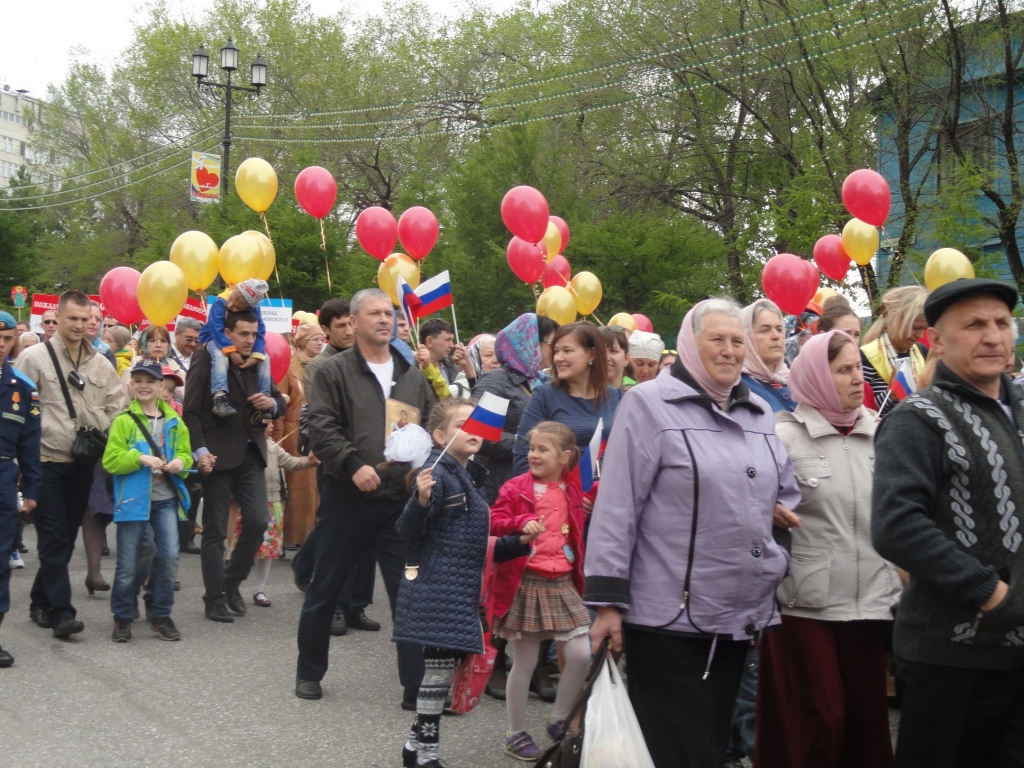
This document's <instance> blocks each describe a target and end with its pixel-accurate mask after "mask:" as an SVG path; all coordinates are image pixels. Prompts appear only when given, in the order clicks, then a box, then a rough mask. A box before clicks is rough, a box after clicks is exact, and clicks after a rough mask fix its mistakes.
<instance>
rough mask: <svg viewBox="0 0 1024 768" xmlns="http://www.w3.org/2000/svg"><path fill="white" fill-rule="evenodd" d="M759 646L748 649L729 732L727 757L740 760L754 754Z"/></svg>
mask: <svg viewBox="0 0 1024 768" xmlns="http://www.w3.org/2000/svg"><path fill="white" fill-rule="evenodd" d="M757 661H758V654H757V648H754V647H750V648H748V649H747V659H746V664H745V665H744V667H743V677H741V678H740V690H739V693H738V694H737V695H736V704H735V705H734V707H733V711H732V730H731V732H730V734H729V751H728V752H727V753H726V758H727V759H729V760H738V759H740V758H741V757H751V758H752V757H753V756H754V714H755V705H756V704H757Z"/></svg>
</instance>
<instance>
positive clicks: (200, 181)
mask: <svg viewBox="0 0 1024 768" xmlns="http://www.w3.org/2000/svg"><path fill="white" fill-rule="evenodd" d="M191 180H192V184H191V187H192V189H191V192H190V193H189V199H190V200H191V201H192V202H194V203H219V202H220V155H211V154H210V153H209V152H193V153H192V173H191Z"/></svg>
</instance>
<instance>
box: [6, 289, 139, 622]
mask: <svg viewBox="0 0 1024 768" xmlns="http://www.w3.org/2000/svg"><path fill="white" fill-rule="evenodd" d="M91 311H92V304H91V302H90V300H89V297H88V296H86V295H85V294H84V293H82V292H81V291H76V290H71V291H65V292H64V293H63V294H61V297H60V301H59V302H58V304H57V332H56V333H55V334H54V335H53V336H52V337H51V338H50V339H49V340H48V341H47V342H46V343H45V344H36V345H35V346H34V347H29V348H28V349H27V350H25V351H24V352H22V353H21V354H20V355H18V360H17V363H16V365H17V368H18V370H20V371H21V372H22V373H24V374H25V375H26V376H28V378H29V379H31V380H32V381H34V382H35V383H36V389H37V391H38V392H39V402H38V408H39V410H40V412H41V416H42V441H41V445H40V456H41V458H42V463H43V477H42V484H41V486H40V490H39V500H38V503H37V505H36V508H35V511H34V516H35V525H36V536H37V540H38V543H37V548H38V552H39V571H38V572H37V573H36V579H35V582H34V583H33V584H32V596H31V601H32V602H31V605H30V608H29V611H30V612H29V616H30V617H31V618H32V620H33V621H34V622H36V624H38V625H39V626H40V627H43V628H51V627H52V629H53V634H54V636H55V637H68V636H70V635H73V634H76V633H78V632H81V631H82V630H83V629H84V628H85V625H84V624H83V623H82V622H81V621H79V620H78V619H76V618H75V616H76V612H75V608H74V606H73V605H71V581H70V579H69V577H68V562H69V561H70V560H71V553H72V552H73V551H74V548H75V539H76V538H77V537H78V529H79V527H80V526H81V525H82V515H83V514H84V513H85V508H86V505H87V504H88V503H89V491H90V490H91V489H92V480H93V469H94V468H95V466H96V462H97V461H98V460H99V459H100V457H101V456H102V455H103V448H104V446H105V444H106V432H107V430H108V429H109V428H110V422H111V421H113V419H114V417H115V416H116V415H117V414H118V413H120V411H121V409H122V407H123V406H124V397H123V394H122V392H121V382H120V380H119V379H118V377H117V371H116V370H115V369H114V367H113V366H112V365H111V364H110V363H109V362H108V361H107V359H106V358H105V357H103V355H101V354H99V353H98V352H97V351H96V350H95V349H94V348H93V347H92V345H91V344H88V343H85V342H83V339H84V338H85V333H86V329H87V328H88V325H89V317H90V313H91ZM26 407H29V406H27V405H26Z"/></svg>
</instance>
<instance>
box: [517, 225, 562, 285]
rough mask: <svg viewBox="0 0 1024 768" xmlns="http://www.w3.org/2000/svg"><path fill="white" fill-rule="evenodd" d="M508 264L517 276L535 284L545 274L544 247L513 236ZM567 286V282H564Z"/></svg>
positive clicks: (530, 283)
mask: <svg viewBox="0 0 1024 768" xmlns="http://www.w3.org/2000/svg"><path fill="white" fill-rule="evenodd" d="M507 255H508V265H509V266H510V267H512V271H513V272H514V273H515V275H516V277H518V278H519V279H520V280H522V281H523V282H524V283H526V284H527V285H533V284H534V283H536V282H537V281H538V280H540V276H541V275H542V274H544V267H545V259H544V247H543V246H541V245H538V244H537V243H531V242H527V241H526V240H523V239H522V238H519V237H513V238H512V239H511V240H510V241H509V244H508V251H507ZM562 286H563V287H564V286H565V283H562Z"/></svg>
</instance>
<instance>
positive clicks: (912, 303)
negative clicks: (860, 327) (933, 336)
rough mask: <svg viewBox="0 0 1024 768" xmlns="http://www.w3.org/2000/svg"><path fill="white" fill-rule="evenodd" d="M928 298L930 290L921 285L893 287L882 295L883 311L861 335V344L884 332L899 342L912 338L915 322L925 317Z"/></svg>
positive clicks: (878, 336)
mask: <svg viewBox="0 0 1024 768" xmlns="http://www.w3.org/2000/svg"><path fill="white" fill-rule="evenodd" d="M927 299H928V291H926V290H925V289H924V288H922V287H921V286H919V285H906V286H903V287H902V288H893V289H892V290H891V291H889V292H888V293H887V294H885V295H884V296H883V297H882V311H881V313H880V315H879V317H878V319H877V320H876V321H875V322H874V323H873V324H872V325H871V327H870V328H869V329H868V331H867V333H865V334H864V335H863V336H862V337H861V346H863V345H865V344H870V343H871V342H872V341H875V340H876V339H879V338H881V336H882V334H883V333H888V334H889V339H890V340H891V341H893V342H896V343H897V344H898V343H899V342H905V341H907V340H908V339H910V336H911V334H912V333H913V330H914V323H915V322H916V321H918V320H923V319H924V303H925V301H926V300H927ZM900 346H903V345H900ZM906 346H909V344H908V345H906Z"/></svg>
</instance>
